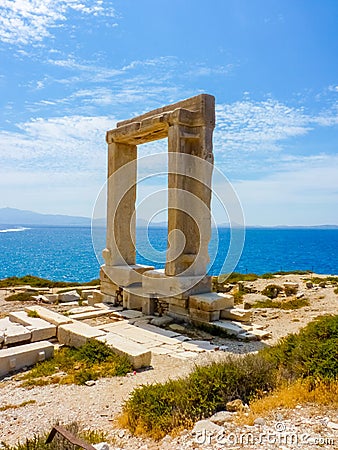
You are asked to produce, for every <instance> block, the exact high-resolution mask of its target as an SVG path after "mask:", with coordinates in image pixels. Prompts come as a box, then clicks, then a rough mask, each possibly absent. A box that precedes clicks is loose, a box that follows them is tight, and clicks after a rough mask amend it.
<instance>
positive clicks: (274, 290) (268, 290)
mask: <svg viewBox="0 0 338 450" xmlns="http://www.w3.org/2000/svg"><path fill="white" fill-rule="evenodd" d="M282 290H283V288H282V287H281V286H278V284H268V285H267V286H266V287H265V288H264V289H263V290H262V295H266V296H267V297H269V298H276V297H278V294H279V293H280V292H282Z"/></svg>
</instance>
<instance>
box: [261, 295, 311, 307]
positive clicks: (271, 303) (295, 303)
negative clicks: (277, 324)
mask: <svg viewBox="0 0 338 450" xmlns="http://www.w3.org/2000/svg"><path fill="white" fill-rule="evenodd" d="M309 304H310V302H309V300H308V299H307V298H304V297H303V298H293V299H291V300H284V301H276V300H271V299H267V300H258V301H257V302H255V303H254V304H253V305H252V307H253V308H278V309H283V310H295V309H299V308H303V307H304V306H308V305H309Z"/></svg>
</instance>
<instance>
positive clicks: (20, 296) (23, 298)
mask: <svg viewBox="0 0 338 450" xmlns="http://www.w3.org/2000/svg"><path fill="white" fill-rule="evenodd" d="M34 295H36V294H32V293H31V292H18V293H17V294H12V295H9V296H8V297H6V298H5V300H6V302H34V301H35V299H34V298H33V296H34Z"/></svg>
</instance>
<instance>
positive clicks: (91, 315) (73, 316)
mask: <svg viewBox="0 0 338 450" xmlns="http://www.w3.org/2000/svg"><path fill="white" fill-rule="evenodd" d="M113 313H114V311H110V310H109V309H107V310H104V309H100V310H99V309H96V310H95V311H88V312H83V313H78V314H70V315H69V316H68V317H69V318H70V319H73V320H85V319H95V317H100V316H106V315H108V314H113Z"/></svg>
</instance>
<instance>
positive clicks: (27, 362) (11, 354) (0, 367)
mask: <svg viewBox="0 0 338 450" xmlns="http://www.w3.org/2000/svg"><path fill="white" fill-rule="evenodd" d="M53 354H54V345H53V344H51V343H50V342H45V341H42V342H34V343H31V344H26V345H19V346H17V347H11V348H7V349H2V350H0V377H3V376H6V375H7V374H9V373H10V372H13V371H16V370H19V369H22V368H23V367H29V366H33V365H34V364H36V363H37V362H40V361H44V360H46V359H50V358H52V357H53Z"/></svg>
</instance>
